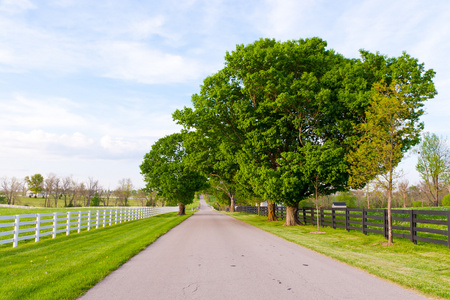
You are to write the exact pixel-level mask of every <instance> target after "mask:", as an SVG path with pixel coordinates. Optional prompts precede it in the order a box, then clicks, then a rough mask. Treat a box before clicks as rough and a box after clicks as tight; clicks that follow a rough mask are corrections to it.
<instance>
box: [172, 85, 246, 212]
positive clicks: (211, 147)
mask: <svg viewBox="0 0 450 300" xmlns="http://www.w3.org/2000/svg"><path fill="white" fill-rule="evenodd" d="M205 84H207V85H211V86H215V85H216V83H215V79H214V78H207V79H205ZM192 101H193V103H194V107H195V108H196V109H195V111H193V110H192V109H191V108H184V109H183V110H177V111H175V112H174V114H173V117H174V119H175V120H177V123H178V124H180V125H183V126H184V146H185V147H186V152H187V156H186V158H185V163H186V165H187V166H188V167H189V168H190V169H192V170H196V171H199V172H200V173H202V174H203V175H204V176H206V177H208V178H209V184H210V185H211V187H212V188H213V189H214V194H215V195H217V196H218V197H219V198H220V199H222V200H225V199H226V201H227V202H228V204H229V206H230V211H232V212H233V211H234V207H235V202H236V193H237V192H238V190H239V189H240V188H242V187H241V186H240V185H239V183H238V182H237V180H236V175H237V171H238V170H239V166H238V164H237V161H236V154H237V152H238V151H239V149H240V146H241V143H242V139H243V133H242V132H241V131H240V130H239V129H238V128H237V127H236V124H234V123H233V121H232V119H233V118H234V116H233V115H234V112H233V111H231V110H229V109H228V108H227V107H226V101H227V99H225V98H223V99H222V98H220V97H215V101H214V102H211V101H209V98H205V97H203V96H202V95H194V96H193V97H192ZM192 129H195V130H192ZM219 194H220V195H219ZM225 197H226V198H225Z"/></svg>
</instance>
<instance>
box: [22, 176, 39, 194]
mask: <svg viewBox="0 0 450 300" xmlns="http://www.w3.org/2000/svg"><path fill="white" fill-rule="evenodd" d="M25 182H26V183H27V185H28V189H29V190H30V191H32V192H33V193H35V194H38V193H41V192H42V189H43V184H44V177H43V176H42V175H41V174H34V175H33V176H31V178H30V177H28V176H27V177H25Z"/></svg>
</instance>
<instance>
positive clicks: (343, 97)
mask: <svg viewBox="0 0 450 300" xmlns="http://www.w3.org/2000/svg"><path fill="white" fill-rule="evenodd" d="M360 53H361V59H348V58H345V57H343V56H342V55H340V54H338V53H336V52H335V51H333V50H331V49H327V43H326V42H325V41H324V40H322V39H320V38H310V39H300V40H295V41H287V42H277V41H275V40H273V39H261V40H258V41H256V42H254V43H252V44H249V45H238V46H237V47H236V50H235V51H232V52H231V53H228V52H227V53H226V56H225V66H224V68H223V69H221V70H219V71H218V72H217V73H215V74H213V75H211V76H209V77H207V78H206V79H205V80H204V82H203V85H202V86H201V89H200V92H199V94H195V95H193V97H192V103H193V106H194V107H193V108H184V109H183V110H180V111H177V112H175V114H174V118H175V119H176V120H177V121H178V123H179V124H182V125H184V127H185V130H186V131H190V132H194V135H195V136H196V138H195V139H194V140H192V141H193V143H197V145H196V146H197V147H198V149H209V150H207V151H203V150H200V151H198V152H197V154H196V155H197V160H198V159H200V158H202V159H205V161H208V165H209V166H217V165H222V166H229V167H221V168H216V169H215V170H216V171H217V170H218V169H220V172H219V173H220V176H221V177H223V178H225V177H228V178H229V180H230V182H231V181H232V182H234V183H239V184H241V185H242V186H250V187H251V189H252V191H253V193H255V194H256V195H258V196H259V197H261V198H263V199H264V200H267V201H268V202H272V203H274V202H276V203H283V204H285V205H286V206H288V207H292V208H293V210H294V213H295V209H296V207H297V206H298V203H299V201H301V200H303V199H305V198H307V197H310V196H312V195H313V194H317V193H320V194H330V193H334V192H336V191H343V190H346V189H348V188H349V186H348V180H349V173H348V161H347V160H346V153H348V152H349V151H350V150H351V149H354V147H355V145H356V143H357V141H358V140H359V139H360V138H361V137H362V133H361V131H358V130H355V128H356V127H357V126H358V124H360V123H362V122H364V120H365V118H366V111H367V109H368V107H370V105H371V103H372V94H373V93H374V91H373V86H374V84H376V83H379V82H385V83H386V84H388V85H389V84H391V82H392V81H393V80H397V81H396V82H398V86H400V87H401V89H402V91H403V92H404V94H405V95H407V97H406V99H405V101H406V102H408V103H409V104H410V107H412V108H411V110H409V111H408V118H407V121H406V123H405V124H407V123H408V122H410V123H411V124H413V125H414V126H416V125H417V124H418V119H419V117H420V116H421V115H422V114H423V110H422V106H423V101H425V100H426V99H428V98H431V97H432V96H433V95H434V93H435V91H434V85H433V83H432V81H431V78H432V77H433V75H434V72H433V71H432V70H428V71H425V70H424V67H423V64H419V63H418V62H417V60H416V59H414V58H411V57H410V56H408V55H407V54H406V53H404V54H403V55H402V56H401V57H399V58H387V57H385V56H383V55H380V54H379V53H375V54H373V53H370V52H368V51H364V50H361V52H360ZM419 127H420V124H419ZM199 141H201V142H199ZM416 142H417V140H416V139H412V140H409V139H405V140H404V143H403V146H402V147H404V148H405V149H407V148H409V147H411V145H414V144H415V143H416ZM193 149H195V147H193ZM194 152H196V150H194ZM226 162H227V163H226ZM214 168H215V167H214ZM269 218H270V214H269ZM297 222H298V220H296V219H295V218H289V216H288V217H287V219H286V225H293V224H297Z"/></svg>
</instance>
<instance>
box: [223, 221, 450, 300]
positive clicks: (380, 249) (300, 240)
mask: <svg viewBox="0 0 450 300" xmlns="http://www.w3.org/2000/svg"><path fill="white" fill-rule="evenodd" d="M229 215H231V216H233V217H235V218H237V219H239V220H242V221H244V222H247V223H249V224H251V225H253V226H256V227H259V228H261V229H263V230H265V231H267V232H270V233H273V234H275V235H277V236H280V237H282V238H284V239H286V240H288V241H291V242H294V243H296V244H298V245H301V246H304V247H306V248H309V249H312V250H314V251H316V252H318V253H322V254H324V255H326V256H329V257H332V258H334V259H336V260H339V261H342V262H345V263H347V264H349V265H351V266H354V267H358V268H361V269H363V270H366V271H367V272H369V273H371V274H374V275H376V276H378V277H381V278H384V279H387V280H390V281H392V282H395V283H397V284H399V285H402V286H404V287H406V288H409V289H413V290H416V291H419V292H421V293H423V294H425V295H427V296H432V297H441V298H446V299H450V249H448V247H446V246H442V245H436V244H430V243H421V242H418V244H417V245H415V244H413V243H411V242H410V241H409V240H406V239H400V238H394V245H393V246H386V244H385V239H384V238H383V237H382V236H380V235H376V234H370V233H369V234H368V235H367V236H366V235H363V234H362V233H361V232H359V231H350V232H347V231H345V230H343V229H333V228H330V227H324V228H321V229H320V230H321V231H324V232H326V233H325V234H312V233H311V232H314V231H316V230H317V228H316V227H315V226H314V227H313V226H310V225H309V226H296V227H283V226H282V224H283V223H284V221H277V222H267V221H266V219H267V217H263V216H256V215H251V214H244V213H229Z"/></svg>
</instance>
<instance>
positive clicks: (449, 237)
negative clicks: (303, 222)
mask: <svg viewBox="0 0 450 300" xmlns="http://www.w3.org/2000/svg"><path fill="white" fill-rule="evenodd" d="M447 240H448V248H449V249H450V211H448V212H447Z"/></svg>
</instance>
